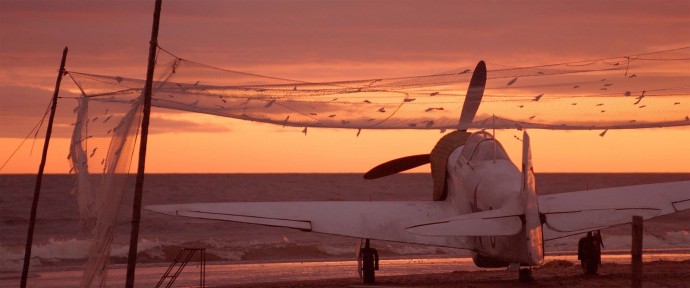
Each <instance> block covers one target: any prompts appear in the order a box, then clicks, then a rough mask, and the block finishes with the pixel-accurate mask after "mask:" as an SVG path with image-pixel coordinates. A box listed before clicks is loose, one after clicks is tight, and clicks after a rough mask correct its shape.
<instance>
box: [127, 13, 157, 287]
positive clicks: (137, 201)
mask: <svg viewBox="0 0 690 288" xmlns="http://www.w3.org/2000/svg"><path fill="white" fill-rule="evenodd" d="M162 2H163V1H162V0H156V3H155V6H154V7H155V8H154V11H153V25H152V28H151V42H150V43H149V60H148V66H147V69H146V84H145V86H144V107H143V115H142V120H141V142H139V165H138V168H137V179H136V185H135V188H134V203H133V206H132V231H131V235H130V240H129V254H128V256H127V279H126V283H125V287H134V274H135V269H136V263H137V246H138V245H137V244H138V242H139V223H140V221H141V198H142V196H143V190H144V174H145V172H144V171H145V167H146V144H147V139H148V132H149V119H150V115H151V90H152V87H153V72H154V68H155V66H156V52H157V51H158V27H159V22H160V15H161V4H162Z"/></svg>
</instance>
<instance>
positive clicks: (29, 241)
mask: <svg viewBox="0 0 690 288" xmlns="http://www.w3.org/2000/svg"><path fill="white" fill-rule="evenodd" d="M66 60H67V47H65V49H64V50H62V61H61V62H60V69H59V70H58V76H57V80H56V81H55V90H54V91H53V100H52V105H51V107H50V117H49V118H48V127H47V128H46V140H45V142H44V143H43V156H41V164H39V165H38V175H36V188H35V189H34V199H33V203H31V216H29V231H28V233H27V235H26V247H25V248H24V267H23V268H22V280H21V281H20V284H19V287H22V288H24V287H26V278H27V277H28V275H29V262H31V245H33V242H34V227H35V225H36V209H38V198H39V196H40V195H41V181H42V179H43V169H44V168H45V166H46V157H47V156H48V145H49V144H50V135H51V134H52V132H53V119H54V118H55V109H56V108H57V99H58V94H59V93H60V82H62V75H63V74H65V61H66Z"/></svg>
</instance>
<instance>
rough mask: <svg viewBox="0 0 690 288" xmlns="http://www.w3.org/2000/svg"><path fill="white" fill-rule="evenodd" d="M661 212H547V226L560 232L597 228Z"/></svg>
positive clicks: (650, 210)
mask: <svg viewBox="0 0 690 288" xmlns="http://www.w3.org/2000/svg"><path fill="white" fill-rule="evenodd" d="M659 213H661V210H659V209H647V208H640V209H606V210H589V211H574V212H563V213H552V214H545V215H544V216H545V218H546V226H547V227H549V228H550V229H552V230H554V231H558V232H573V231H581V230H595V229H600V228H605V227H611V226H616V225H622V224H626V223H629V222H630V221H631V219H632V217H633V216H642V218H644V219H645V220H646V219H649V218H653V217H656V216H657V215H659Z"/></svg>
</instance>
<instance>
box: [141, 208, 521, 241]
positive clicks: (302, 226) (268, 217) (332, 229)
mask: <svg viewBox="0 0 690 288" xmlns="http://www.w3.org/2000/svg"><path fill="white" fill-rule="evenodd" d="M449 204H450V203H448V202H445V201H374V202H364V201H323V202H318V201H315V202H232V203H196V204H177V205H153V206H146V207H145V209H147V210H150V211H153V212H158V213H163V214H169V215H174V216H184V217H192V218H202V219H215V220H224V221H232V222H242V223H253V224H260V225H267V226H278V227H289V228H294V229H299V230H303V231H309V232H318V233H325V234H334V235H342V236H349V237H356V238H369V239H378V240H388V241H396V242H406V243H416V244H427V245H436V246H446V247H456V248H466V249H471V247H472V246H471V243H472V242H471V241H469V240H467V237H462V236H471V235H491V233H493V232H495V231H497V230H500V228H502V227H506V225H510V226H514V225H515V224H516V221H515V220H516V219H510V220H508V223H506V219H504V218H502V217H495V216H496V215H490V216H491V217H481V216H482V215H476V216H477V217H475V218H476V219H474V220H472V219H470V218H472V217H469V218H468V217H464V218H466V219H463V220H465V221H454V227H453V228H454V229H456V230H461V231H464V232H462V233H460V232H456V233H453V234H452V235H445V236H449V237H433V236H432V235H429V234H425V233H411V231H407V230H406V228H408V227H412V226H419V225H426V224H430V223H436V222H437V221H439V219H452V218H453V217H455V216H457V215H458V214H459V212H458V211H457V210H456V209H457V208H456V207H453V206H452V205H449ZM469 215H472V214H469ZM491 218H495V219H491ZM510 218H512V217H510ZM456 220H460V219H456ZM511 220H513V221H511ZM517 225H518V227H519V226H520V222H519V220H517ZM513 230H514V229H513ZM518 230H519V228H518Z"/></svg>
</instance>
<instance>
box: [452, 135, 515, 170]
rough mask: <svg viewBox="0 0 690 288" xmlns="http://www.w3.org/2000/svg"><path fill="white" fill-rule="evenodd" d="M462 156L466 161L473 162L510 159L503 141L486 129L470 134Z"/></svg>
mask: <svg viewBox="0 0 690 288" xmlns="http://www.w3.org/2000/svg"><path fill="white" fill-rule="evenodd" d="M460 156H461V157H462V158H463V160H464V161H467V162H473V163H478V162H481V161H486V160H494V159H495V160H499V159H501V160H509V158H508V154H507V153H506V151H505V149H503V146H501V143H499V142H498V141H496V139H494V137H493V135H491V134H489V133H488V132H486V131H479V132H475V133H473V134H472V135H470V137H469V138H468V139H467V142H465V147H464V148H463V150H462V154H460Z"/></svg>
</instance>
